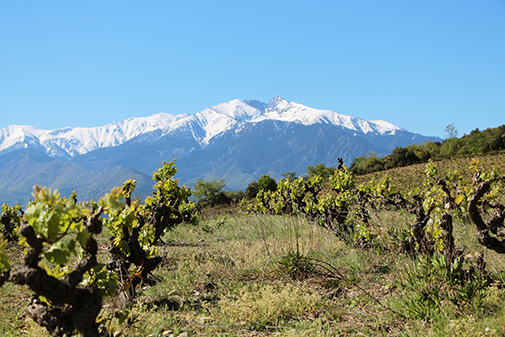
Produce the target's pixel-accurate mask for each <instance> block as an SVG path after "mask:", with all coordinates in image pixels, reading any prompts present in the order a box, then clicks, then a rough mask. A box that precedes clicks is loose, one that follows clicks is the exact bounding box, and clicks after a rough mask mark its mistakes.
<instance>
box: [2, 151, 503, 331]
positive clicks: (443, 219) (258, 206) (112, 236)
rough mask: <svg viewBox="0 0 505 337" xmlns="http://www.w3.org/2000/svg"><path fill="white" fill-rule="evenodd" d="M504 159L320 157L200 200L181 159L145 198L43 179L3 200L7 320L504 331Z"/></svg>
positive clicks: (39, 325)
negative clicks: (26, 193) (302, 169)
mask: <svg viewBox="0 0 505 337" xmlns="http://www.w3.org/2000/svg"><path fill="white" fill-rule="evenodd" d="M486 159H487V160H488V161H489V163H486V162H485V160H486ZM500 160H502V157H501V156H489V157H483V158H480V160H476V159H474V160H469V159H465V160H462V159H460V160H458V161H450V162H449V161H448V162H437V163H433V162H430V163H428V164H427V165H422V168H421V167H419V166H410V167H406V168H401V169H396V171H389V172H388V174H383V173H382V175H381V176H375V177H370V176H368V177H367V176H359V177H358V176H356V175H355V174H353V173H352V172H351V170H349V169H347V168H346V167H345V166H344V165H342V164H340V165H339V166H338V167H337V168H328V167H325V166H324V165H314V166H311V167H309V168H308V170H307V171H308V175H307V176H306V177H303V176H300V177H298V178H297V177H296V174H295V173H293V172H289V173H286V174H285V175H284V178H283V179H281V180H280V181H275V180H274V179H272V178H271V177H270V176H268V175H264V176H262V177H261V178H260V179H258V181H256V182H255V183H254V184H252V183H251V185H250V186H249V194H248V193H247V191H246V192H242V193H238V192H235V193H229V192H223V191H222V189H223V187H224V181H220V180H217V181H210V182H206V181H198V182H197V184H195V187H194V188H195V190H194V191H193V196H194V198H195V200H196V201H197V205H195V204H194V203H193V202H192V201H190V199H189V196H190V191H189V189H188V188H186V187H180V186H179V184H178V181H177V180H175V179H173V176H174V174H175V172H176V169H175V166H174V163H169V164H164V165H163V167H162V168H160V169H159V170H157V171H156V172H155V173H154V174H153V179H154V180H155V186H154V192H153V195H152V196H151V197H149V198H147V199H146V200H145V201H143V202H142V201H140V200H132V198H131V195H132V194H131V193H132V191H133V190H134V188H135V181H133V180H128V181H126V182H125V183H124V184H123V185H122V187H120V188H117V189H114V190H113V191H112V192H111V193H108V194H106V195H105V196H104V197H103V198H101V200H100V201H99V203H94V202H78V201H77V199H76V195H75V194H73V195H71V196H70V197H68V198H60V197H59V195H58V194H56V193H51V192H50V191H49V190H47V189H44V188H38V189H37V190H36V191H35V193H34V201H33V202H31V203H30V204H29V205H28V206H27V207H26V208H25V209H24V210H23V209H21V207H20V206H8V205H4V206H3V207H2V217H1V226H2V228H1V229H2V231H3V232H4V237H5V238H6V239H9V241H7V240H6V241H4V242H3V243H2V247H1V248H0V273H1V274H0V275H1V276H0V284H1V285H3V286H2V287H0V294H1V296H0V304H1V305H0V307H2V309H0V310H1V313H2V316H3V317H4V319H3V320H2V323H0V332H1V333H2V334H4V335H26V334H29V335H44V334H47V332H49V333H50V334H51V335H53V336H64V335H72V334H76V333H80V334H82V335H84V336H98V335H104V336H105V335H114V336H119V335H123V336H139V335H142V336H172V335H173V336H191V335H198V336H220V335H226V336H261V335H276V336H342V335H373V336H421V335H439V336H447V335H455V336H479V335H481V336H502V335H504V334H505V323H504V322H505V311H504V309H503V301H504V300H505V293H504V292H503V288H504V285H505V265H504V263H503V254H504V253H505V239H504V238H505V227H504V219H505V202H504V198H503V191H504V190H505V176H504V173H505V171H504V170H503V168H492V166H495V165H492V164H493V163H498V162H499V161H500ZM450 165H453V167H449V166H450ZM458 165H459V166H458ZM400 170H401V171H400ZM416 170H417V171H416ZM409 175H410V176H409ZM403 176H408V177H410V178H408V181H407V180H405V181H403V182H402V181H401V180H395V179H396V178H397V177H403ZM395 181H396V182H397V183H395ZM412 181H417V182H418V183H415V185H416V186H415V187H412V185H407V183H409V184H412V183H411V182H412ZM247 194H248V195H247ZM238 200H242V201H241V202H240V205H238ZM223 204H224V205H223ZM195 209H198V210H199V211H200V217H199V219H200V220H199V221H197V218H196V214H195ZM104 213H106V216H102V214H104ZM102 226H103V227H104V229H105V230H104V231H102V230H101V227H102ZM19 243H21V244H22V245H24V246H25V247H26V251H25V252H23V248H22V246H20V245H19ZM30 275H32V276H30ZM33 275H36V276H33ZM37 275H38V276H37ZM42 280H45V282H41V281H42ZM19 285H27V286H28V287H19ZM45 285H51V286H50V287H45ZM53 288H54V289H60V290H61V291H60V292H59V293H58V294H55V293H53V292H52V291H51V290H50V289H53ZM30 293H34V295H32V297H31V300H28V299H29V298H30ZM65 294H68V295H69V296H62V295H65ZM84 298H86V301H84V300H83V299H84ZM7 303H10V304H13V305H7ZM27 304H29V306H28V309H27V310H25V309H24V308H25V307H26V305H27ZM81 307H86V308H88V309H89V310H81ZM25 312H27V314H25Z"/></svg>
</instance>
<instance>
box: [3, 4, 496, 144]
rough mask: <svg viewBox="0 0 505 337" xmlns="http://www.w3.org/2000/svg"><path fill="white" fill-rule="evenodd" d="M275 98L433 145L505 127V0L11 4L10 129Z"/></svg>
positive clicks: (6, 10) (6, 117)
mask: <svg viewBox="0 0 505 337" xmlns="http://www.w3.org/2000/svg"><path fill="white" fill-rule="evenodd" d="M276 95H280V96H282V97H284V98H285V99H287V100H289V101H295V102H298V103H301V104H305V105H308V106H311V107H314V108H320V109H329V110H333V111H336V112H339V113H342V114H346V115H351V116H356V117H360V118H363V119H367V120H376V119H382V120H386V121H389V122H392V123H394V124H397V125H399V126H401V127H403V128H406V129H407V130H409V131H413V132H418V133H421V134H424V135H437V136H441V137H443V136H444V129H445V126H446V125H448V124H451V123H454V124H455V125H456V127H457V129H458V130H459V133H460V135H463V134H464V133H469V132H470V131H471V130H473V129H475V128H480V129H485V128H488V127H496V126H499V125H502V124H505V1H503V0H483V1H474V0H472V1H465V0H458V1H449V0H448V1H431V0H422V1H421V0H419V1H414V0H412V1H403V0H402V1H387V0H384V1H376V0H373V1H354V0H353V1H340V0H332V1H296V0H290V1H284V0H282V1H281V0H279V1H276V0H270V1H263V0H255V1H238V0H234V1H219V0H216V1H208V0H202V1H192V0H185V1H169V0H163V1H156V0H151V1H140V0H137V1H128V0H121V1H114V0H107V1H52V0H44V1H25V0H16V1H14V0H2V1H0V116H1V118H0V128H3V127H6V126H8V125H12V124H18V125H19V124H27V125H34V126H36V127H39V128H43V129H56V128H62V127H67V126H86V127H90V126H99V125H104V124H107V123H110V122H113V121H119V120H123V119H126V118H129V117H137V116H149V115H152V114H155V113H159V112H167V113H172V114H178V113H196V112H198V111H201V110H203V109H205V108H206V107H210V106H213V105H216V104H219V103H222V102H225V101H229V100H232V99H235V98H240V99H256V100H260V101H263V102H268V101H269V100H270V99H271V98H272V97H274V96H276Z"/></svg>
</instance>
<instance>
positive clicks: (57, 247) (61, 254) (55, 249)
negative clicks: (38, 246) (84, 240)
mask: <svg viewBox="0 0 505 337" xmlns="http://www.w3.org/2000/svg"><path fill="white" fill-rule="evenodd" d="M44 256H45V257H46V259H47V261H49V262H51V263H54V264H66V263H67V262H68V258H69V257H70V251H69V250H68V249H67V248H66V247H63V245H61V244H59V243H57V244H54V245H53V246H52V247H51V248H49V250H48V251H47V252H45V253H44Z"/></svg>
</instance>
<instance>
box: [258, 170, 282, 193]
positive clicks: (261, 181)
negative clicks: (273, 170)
mask: <svg viewBox="0 0 505 337" xmlns="http://www.w3.org/2000/svg"><path fill="white" fill-rule="evenodd" d="M256 184H257V186H258V190H259V191H264V192H266V191H271V192H274V191H275V190H276V189H277V182H276V181H275V179H274V178H272V177H270V175H268V174H264V175H262V176H261V177H259V178H258V180H257V181H256Z"/></svg>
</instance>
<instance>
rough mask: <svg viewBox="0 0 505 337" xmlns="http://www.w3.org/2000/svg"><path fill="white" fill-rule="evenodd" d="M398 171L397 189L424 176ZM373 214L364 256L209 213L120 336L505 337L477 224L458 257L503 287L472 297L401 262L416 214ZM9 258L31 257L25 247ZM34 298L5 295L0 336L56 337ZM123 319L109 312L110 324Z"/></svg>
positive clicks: (172, 240) (436, 268)
mask: <svg viewBox="0 0 505 337" xmlns="http://www.w3.org/2000/svg"><path fill="white" fill-rule="evenodd" d="M500 158H501V157H499V158H498V157H496V158H495V161H497V160H498V159H500ZM500 160H501V159H500ZM466 164H468V160H466ZM438 165H439V168H440V171H441V172H444V170H450V169H452V168H451V167H449V166H447V167H445V166H444V165H441V164H440V163H438ZM451 165H453V167H455V168H458V165H459V166H461V167H462V166H463V162H461V163H459V164H458V163H452V164H451ZM486 165H487V164H486ZM459 169H460V168H459ZM398 170H404V171H402V173H401V174H400V173H399V172H400V171H398V172H396V171H394V172H389V174H390V175H391V176H392V177H393V179H400V177H409V176H410V175H412V176H413V175H415V174H419V173H416V172H417V171H416V170H421V168H420V167H410V168H403V169H398ZM422 170H424V166H422ZM422 174H423V173H422V171H421V175H422ZM411 180H412V179H411ZM400 186H402V185H400ZM402 188H408V187H405V186H404V185H403V187H402ZM371 215H372V219H371V224H370V230H371V232H373V237H374V245H373V246H372V247H371V248H368V249H362V248H356V247H353V246H352V245H349V244H346V243H344V242H343V241H341V240H339V239H338V238H337V237H336V236H335V235H334V234H333V233H331V232H329V231H327V230H326V229H324V228H322V227H319V226H316V225H314V224H313V223H310V222H308V221H307V220H306V219H304V218H301V217H295V216H273V215H258V214H245V213H242V212H241V211H240V210H238V209H233V208H232V209H221V210H216V209H213V210H208V211H207V212H206V213H205V214H204V215H203V217H202V219H203V220H202V221H201V223H200V225H198V226H192V225H186V224H184V225H180V226H178V227H177V228H175V229H174V230H172V231H171V232H169V233H167V234H166V235H165V237H164V238H163V239H164V242H165V244H164V245H162V246H159V247H158V253H159V254H160V255H161V256H163V264H162V265H161V266H160V267H158V268H157V269H156V270H155V272H154V277H155V279H156V280H157V282H156V284H155V285H153V286H144V287H140V289H139V292H138V297H137V298H136V299H135V301H134V302H133V304H132V305H131V308H130V315H129V317H128V319H127V320H126V321H125V322H124V323H122V324H119V323H118V322H117V321H113V322H112V323H111V329H112V330H113V331H114V332H115V333H116V335H117V336H119V335H121V336H504V335H505V311H504V309H503V305H502V304H503V302H504V300H505V292H504V290H503V284H505V261H504V258H503V256H500V255H499V254H496V253H494V252H490V251H487V250H486V249H485V248H483V247H482V246H480V245H479V244H478V243H477V242H476V239H475V229H474V228H473V226H472V225H471V224H470V223H468V222H467V221H466V220H464V219H456V220H455V223H454V236H455V239H456V246H457V247H460V248H464V250H465V254H470V255H471V254H474V255H475V254H476V253H483V254H484V257H485V260H486V263H487V270H488V271H489V272H490V274H491V276H492V279H493V280H494V283H493V284H491V285H490V286H486V287H481V288H479V287H475V288H474V289H473V290H471V289H470V290H469V289H467V288H464V287H461V286H460V285H459V284H458V283H457V282H452V281H448V279H447V277H446V276H444V275H445V274H444V273H445V272H446V270H447V269H446V267H443V266H442V267H440V263H439V262H437V261H435V260H422V259H417V260H414V259H412V258H410V257H408V256H406V255H405V254H404V253H402V242H403V240H404V239H405V238H406V237H408V236H409V235H410V229H411V225H412V223H413V221H414V219H415V218H414V217H413V216H412V215H411V214H409V213H406V212H404V211H381V212H377V213H372V214H371ZM102 236H103V237H102V238H101V240H99V241H100V242H101V243H103V244H105V243H106V242H107V238H106V234H102ZM102 240H103V241H102ZM9 251H10V253H11V255H12V256H17V257H18V258H20V257H21V251H20V250H19V248H16V247H14V246H11V247H9ZM437 263H439V264H437ZM427 281H429V282H427ZM29 297H30V292H29V291H28V290H27V289H25V288H23V287H19V286H14V285H12V284H5V285H4V286H3V287H2V288H0V314H1V315H2V317H3V318H2V320H0V335H4V336H26V335H30V336H39V335H40V336H45V335H47V333H46V332H45V330H43V329H42V328H40V327H38V326H37V325H36V324H35V323H33V322H32V321H31V319H29V318H27V317H26V315H25V311H26V304H27V302H28V299H29ZM114 308H115V305H114V303H107V306H106V308H105V309H104V310H103V315H104V317H110V316H111V315H113V313H114V310H115V309H114Z"/></svg>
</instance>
